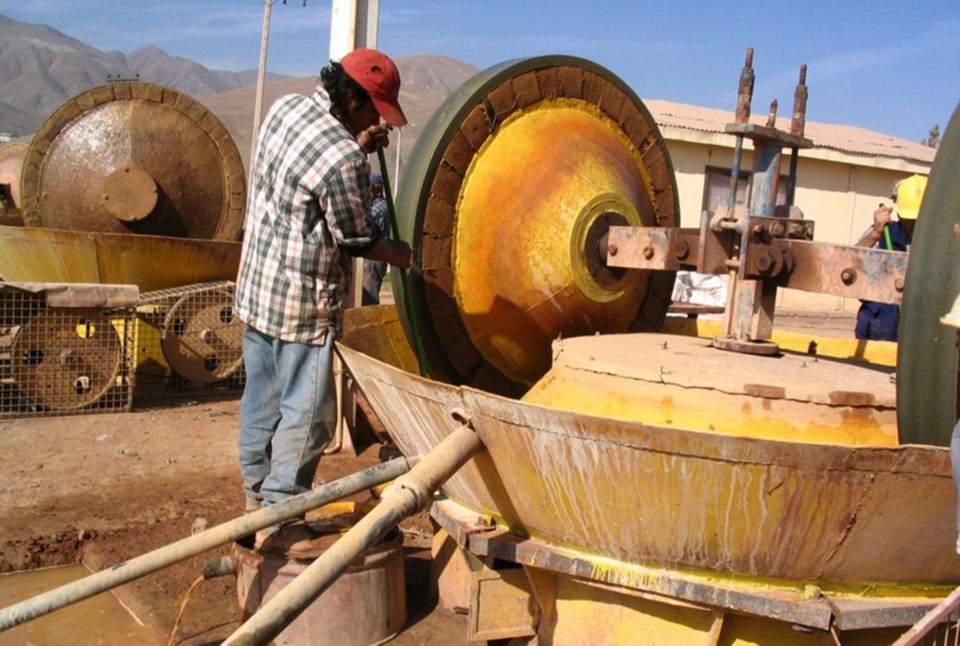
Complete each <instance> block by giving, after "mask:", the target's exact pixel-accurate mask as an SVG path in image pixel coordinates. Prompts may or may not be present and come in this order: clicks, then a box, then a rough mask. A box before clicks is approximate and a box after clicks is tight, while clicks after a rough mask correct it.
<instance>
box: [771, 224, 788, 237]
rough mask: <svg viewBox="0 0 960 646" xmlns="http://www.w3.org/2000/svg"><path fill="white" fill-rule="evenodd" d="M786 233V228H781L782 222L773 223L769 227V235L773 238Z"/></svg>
mask: <svg viewBox="0 0 960 646" xmlns="http://www.w3.org/2000/svg"><path fill="white" fill-rule="evenodd" d="M785 231H786V227H784V226H783V222H774V223H773V224H771V225H770V235H772V236H774V237H780V236H782V235H783V234H784V232H785Z"/></svg>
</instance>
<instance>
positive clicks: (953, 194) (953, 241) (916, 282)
mask: <svg viewBox="0 0 960 646" xmlns="http://www.w3.org/2000/svg"><path fill="white" fill-rule="evenodd" d="M958 294H960V106H958V107H957V109H955V110H954V113H953V117H952V118H951V119H950V123H949V125H948V126H947V130H946V133H945V135H944V138H943V140H942V142H941V144H940V147H939V149H938V150H937V156H936V159H935V160H934V164H933V169H932V170H931V171H930V179H929V182H928V183H927V189H926V191H925V192H924V196H923V203H922V204H921V206H920V215H919V217H918V219H917V228H916V231H915V232H914V236H913V244H912V245H911V246H910V259H909V261H908V264H907V280H906V287H905V289H904V296H903V307H902V308H901V315H900V342H899V346H898V348H897V366H898V367H897V425H898V427H899V429H900V430H899V434H900V443H901V444H933V445H938V446H949V445H950V436H951V434H952V431H953V426H954V424H955V423H956V421H957V400H958V398H957V357H958V354H957V347H956V331H955V330H954V329H953V328H952V327H947V326H945V325H943V324H942V323H940V317H941V316H943V315H944V314H946V313H947V312H949V311H950V308H951V306H952V305H953V301H954V299H956V298H957V295H958Z"/></svg>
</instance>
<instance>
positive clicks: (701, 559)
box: [344, 350, 960, 594]
mask: <svg viewBox="0 0 960 646" xmlns="http://www.w3.org/2000/svg"><path fill="white" fill-rule="evenodd" d="M344 355H345V360H346V363H347V364H348V367H349V369H350V370H351V373H352V374H353V375H354V377H355V378H356V379H357V382H358V383H359V385H360V387H361V388H362V390H363V391H364V394H365V395H366V397H367V399H368V400H369V402H370V404H371V406H372V407H373V408H374V410H375V411H376V413H377V415H378V416H379V417H380V419H381V421H383V423H384V424H385V426H386V427H387V429H388V431H389V432H390V435H391V437H392V438H394V439H395V440H396V441H397V443H398V444H399V445H400V447H401V449H402V450H403V451H404V452H405V453H407V454H411V455H412V454H417V453H422V452H425V451H427V450H429V449H430V448H431V447H432V446H435V445H436V444H437V443H438V442H439V441H440V439H441V438H442V437H444V435H445V434H446V433H447V432H448V429H449V427H450V424H449V419H450V411H451V410H452V409H453V408H455V407H460V408H463V409H465V410H466V411H468V412H469V413H470V415H471V418H472V419H473V422H474V426H475V428H476V430H477V433H478V434H479V435H480V437H481V439H482V440H483V442H484V445H485V446H486V452H485V453H483V454H481V455H480V456H478V457H476V458H474V459H473V460H472V461H471V462H470V463H468V464H467V465H466V467H464V468H463V469H461V470H460V471H459V472H458V473H457V474H456V475H455V476H454V477H453V478H451V480H449V481H448V483H447V484H446V485H445V486H444V488H443V490H444V492H445V493H446V494H447V495H449V496H450V497H451V498H454V499H456V500H457V501H458V502H460V503H461V504H464V505H465V506H467V507H469V508H471V509H474V510H477V511H479V512H485V513H490V514H493V515H494V516H495V517H498V518H500V519H501V520H502V522H504V523H505V524H506V525H507V526H508V527H510V528H511V529H512V530H513V531H515V532H517V533H519V534H521V535H524V536H529V537H532V538H536V539H538V540H543V541H545V542H547V543H550V544H554V545H558V546H565V547H568V548H570V549H573V550H577V551H582V552H584V553H589V554H595V555H602V556H603V557H604V559H609V560H608V561H605V562H606V563H608V566H607V567H610V568H614V569H617V567H618V566H617V563H621V562H622V563H627V564H630V563H632V564H640V565H648V566H656V567H666V568H671V569H672V568H679V569H688V568H691V569H703V570H706V571H710V572H712V573H713V575H714V576H718V577H732V578H737V579H746V580H751V579H752V580H754V581H758V582H759V581H763V580H766V581H770V580H780V581H782V582H792V583H793V584H794V585H802V584H805V583H812V582H816V583H817V585H820V586H821V587H823V588H836V589H847V590H849V591H854V592H856V593H860V594H882V593H884V592H888V593H889V592H891V591H893V590H899V591H901V592H908V593H912V594H916V593H917V592H918V590H921V589H923V588H924V587H926V586H931V585H934V584H941V585H950V584H956V583H957V582H960V563H957V562H956V559H945V558H942V555H945V554H950V553H952V548H953V543H954V528H953V517H952V516H951V515H950V514H948V513H944V510H945V509H951V508H952V506H953V501H954V496H955V492H954V491H953V484H952V480H951V476H950V466H949V455H948V452H947V450H946V449H940V448H936V447H922V446H892V447H872V446H867V447H851V446H842V445H837V444H826V443H807V442H796V441H781V440H762V441H761V440H757V439H754V438H743V437H735V436H728V435H719V434H711V433H699V432H695V431H687V430H681V429H672V428H664V427H658V426H654V425H646V424H642V423H635V422H633V423H631V422H621V421H616V420H612V419H607V418H601V417H594V416H589V415H582V414H578V413H573V412H565V411H559V410H554V409H550V408H544V407H541V406H534V405H529V404H523V403H518V402H516V401H513V400H508V399H504V398H500V397H495V396H491V395H487V394H484V393H481V392H477V391H474V390H471V389H458V388H454V387H450V386H446V385H443V384H439V383H436V382H431V381H429V380H426V379H422V378H419V377H415V376H413V375H410V374H408V373H404V372H403V371H400V370H397V369H395V368H391V367H390V366H387V365H385V364H381V363H379V362H377V361H375V360H373V359H371V358H369V357H366V356H364V355H361V354H359V353H356V352H351V351H350V350H345V351H344Z"/></svg>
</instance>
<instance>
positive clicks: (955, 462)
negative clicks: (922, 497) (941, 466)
mask: <svg viewBox="0 0 960 646" xmlns="http://www.w3.org/2000/svg"><path fill="white" fill-rule="evenodd" d="M940 322H941V323H943V324H944V325H946V326H949V327H952V328H955V329H956V332H955V334H956V344H957V348H960V296H958V297H957V299H956V300H955V301H954V302H953V307H952V308H950V311H949V312H948V313H947V314H945V315H944V316H941V317H940ZM950 464H951V466H952V467H953V485H954V487H955V488H956V490H957V546H956V550H957V554H960V421H957V423H956V425H955V426H954V427H953V436H952V437H951V438H950Z"/></svg>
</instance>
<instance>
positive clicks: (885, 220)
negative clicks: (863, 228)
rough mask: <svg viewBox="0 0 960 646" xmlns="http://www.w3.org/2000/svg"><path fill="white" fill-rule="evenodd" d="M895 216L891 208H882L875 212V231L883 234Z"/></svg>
mask: <svg viewBox="0 0 960 646" xmlns="http://www.w3.org/2000/svg"><path fill="white" fill-rule="evenodd" d="M892 216H893V209H892V208H890V207H889V206H881V207H880V208H878V209H877V210H876V211H874V212H873V229H874V231H876V232H877V233H883V229H884V227H886V226H887V225H888V224H890V220H891V219H892Z"/></svg>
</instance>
